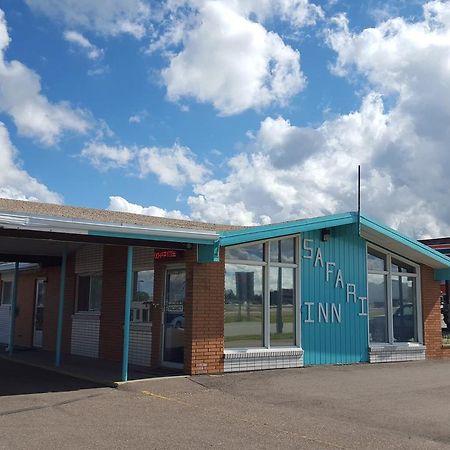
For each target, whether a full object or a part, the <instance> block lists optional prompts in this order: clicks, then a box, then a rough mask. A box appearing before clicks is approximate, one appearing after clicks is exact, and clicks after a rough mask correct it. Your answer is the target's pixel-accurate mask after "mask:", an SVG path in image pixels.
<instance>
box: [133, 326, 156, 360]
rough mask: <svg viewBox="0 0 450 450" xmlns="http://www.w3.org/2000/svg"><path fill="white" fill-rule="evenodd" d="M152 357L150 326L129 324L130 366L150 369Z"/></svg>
mask: <svg viewBox="0 0 450 450" xmlns="http://www.w3.org/2000/svg"><path fill="white" fill-rule="evenodd" d="M151 356H152V324H151V323H131V324H130V353H129V362H130V364H136V365H138V366H145V367H150V360H151Z"/></svg>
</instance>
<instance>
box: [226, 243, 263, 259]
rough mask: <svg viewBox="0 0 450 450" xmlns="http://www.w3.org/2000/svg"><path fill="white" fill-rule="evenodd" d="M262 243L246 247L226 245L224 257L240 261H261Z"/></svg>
mask: <svg viewBox="0 0 450 450" xmlns="http://www.w3.org/2000/svg"><path fill="white" fill-rule="evenodd" d="M263 255H264V252H263V244H257V245H248V246H246V247H227V248H226V249H225V258H226V259H228V260H230V259H234V260H241V261H262V260H263Z"/></svg>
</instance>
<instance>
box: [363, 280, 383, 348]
mask: <svg viewBox="0 0 450 450" xmlns="http://www.w3.org/2000/svg"><path fill="white" fill-rule="evenodd" d="M368 288H369V299H370V301H369V335H370V341H371V342H388V319H387V317H388V312H387V290H386V275H379V274H371V273H369V274H368Z"/></svg>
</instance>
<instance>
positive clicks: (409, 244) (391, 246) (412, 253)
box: [360, 215, 450, 275]
mask: <svg viewBox="0 0 450 450" xmlns="http://www.w3.org/2000/svg"><path fill="white" fill-rule="evenodd" d="M360 235H361V237H362V238H364V239H365V240H367V241H369V242H372V243H373V244H376V245H379V246H380V247H383V248H386V249H388V250H390V251H392V252H394V253H397V254H398V255H400V256H403V257H405V258H408V259H410V260H412V261H414V262H416V263H419V264H424V265H426V266H429V267H432V268H433V269H438V270H447V269H449V270H450V258H448V257H447V256H445V255H443V254H442V253H440V252H438V251H437V250H434V249H432V248H431V247H429V246H428V245H425V244H422V243H421V242H419V241H416V240H415V239H412V238H410V237H408V236H405V235H404V234H402V233H399V232H398V231H396V230H394V229H392V228H389V227H387V226H385V225H382V224H380V223H378V222H376V221H375V220H373V219H370V218H369V217H366V216H363V215H361V218H360ZM441 273H442V272H441ZM435 275H436V273H435Z"/></svg>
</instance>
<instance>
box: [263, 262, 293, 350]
mask: <svg viewBox="0 0 450 450" xmlns="http://www.w3.org/2000/svg"><path fill="white" fill-rule="evenodd" d="M294 274H295V271H294V269H289V268H282V267H272V268H271V269H270V276H269V289H270V343H271V346H273V347H278V346H289V345H294V344H295V336H294V323H295V317H294V310H295V297H294Z"/></svg>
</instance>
